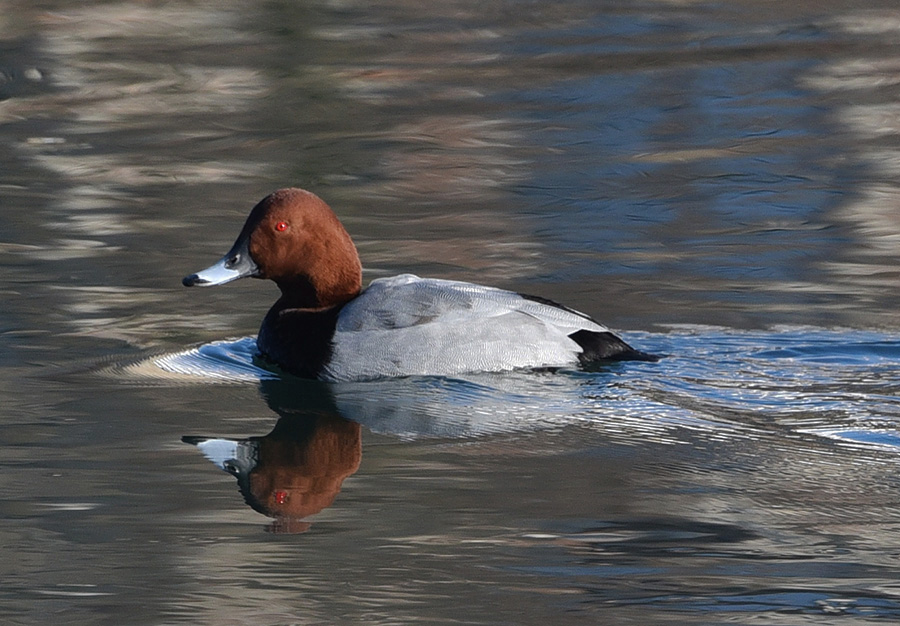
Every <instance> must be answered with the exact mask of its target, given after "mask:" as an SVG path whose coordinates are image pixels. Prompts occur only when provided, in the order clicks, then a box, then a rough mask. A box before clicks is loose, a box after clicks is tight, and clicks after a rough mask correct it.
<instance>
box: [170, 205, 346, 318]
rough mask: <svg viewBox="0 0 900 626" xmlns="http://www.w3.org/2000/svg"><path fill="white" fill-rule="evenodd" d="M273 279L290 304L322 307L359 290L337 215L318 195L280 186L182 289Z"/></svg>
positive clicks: (258, 206)
mask: <svg viewBox="0 0 900 626" xmlns="http://www.w3.org/2000/svg"><path fill="white" fill-rule="evenodd" d="M248 276H250V277H253V278H268V279H270V280H273V281H275V283H276V284H277V285H278V287H279V288H280V289H281V292H282V294H283V297H284V298H286V299H287V300H288V301H290V304H291V305H292V306H296V307H303V308H321V307H328V306H333V305H337V304H343V303H345V302H347V301H349V300H351V299H352V298H354V297H356V295H358V294H359V291H360V289H361V287H362V267H361V265H360V262H359V255H358V254H357V252H356V247H355V246H354V245H353V241H352V240H351V239H350V235H348V234H347V231H346V230H344V227H343V226H342V225H341V223H340V221H339V220H338V218H337V216H336V215H335V214H334V212H333V211H332V210H331V209H330V208H329V206H328V205H327V204H325V202H324V201H323V200H322V199H321V198H319V197H318V196H317V195H315V194H313V193H310V192H308V191H305V190H303V189H296V188H291V189H281V190H279V191H276V192H275V193H273V194H271V195H269V196H266V197H265V198H263V199H262V201H260V203H259V204H257V205H256V206H255V207H253V210H252V211H251V212H250V216H249V217H248V218H247V221H246V222H245V223H244V228H243V229H242V230H241V233H240V235H238V238H237V241H235V242H234V245H233V246H232V247H231V250H229V251H228V254H226V255H225V256H224V257H222V258H221V259H220V260H219V262H218V263H216V264H214V265H212V266H210V267H208V268H206V269H205V270H203V271H200V272H197V273H196V274H191V275H190V276H186V277H185V278H184V279H183V280H182V281H181V282H182V283H183V284H184V285H185V286H186V287H192V286H195V285H197V286H202V287H211V286H213V285H223V284H225V283H228V282H231V281H233V280H237V279H238V278H245V277H248Z"/></svg>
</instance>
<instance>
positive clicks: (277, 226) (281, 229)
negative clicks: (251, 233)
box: [275, 222, 288, 232]
mask: <svg viewBox="0 0 900 626" xmlns="http://www.w3.org/2000/svg"><path fill="white" fill-rule="evenodd" d="M287 227H288V223H287V222H278V223H277V224H275V230H277V231H278V232H284V231H286V230H287Z"/></svg>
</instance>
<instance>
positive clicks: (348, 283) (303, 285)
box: [273, 276, 362, 311]
mask: <svg viewBox="0 0 900 626" xmlns="http://www.w3.org/2000/svg"><path fill="white" fill-rule="evenodd" d="M350 278H351V279H350V280H344V281H341V282H331V283H329V282H323V281H316V282H313V281H312V280H310V279H309V278H307V277H305V276H302V277H298V278H296V279H294V280H291V281H278V287H279V289H281V297H280V298H279V299H278V302H276V303H275V306H274V307H273V308H274V309H278V310H282V311H283V310H285V309H305V310H310V311H318V310H322V309H330V308H333V307H340V306H343V305H344V304H347V303H348V302H350V300H352V299H353V298H355V297H356V296H358V295H359V293H360V291H361V290H362V278H361V276H357V277H356V278H355V280H354V279H353V277H350Z"/></svg>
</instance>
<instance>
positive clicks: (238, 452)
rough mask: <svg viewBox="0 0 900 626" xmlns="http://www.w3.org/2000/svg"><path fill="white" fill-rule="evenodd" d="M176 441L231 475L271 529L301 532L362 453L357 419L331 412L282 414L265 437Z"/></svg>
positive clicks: (329, 501)
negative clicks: (269, 519) (192, 447)
mask: <svg viewBox="0 0 900 626" xmlns="http://www.w3.org/2000/svg"><path fill="white" fill-rule="evenodd" d="M182 440H183V441H185V442H187V443H192V444H194V445H196V446H197V447H198V448H199V449H200V451H201V452H203V454H204V455H205V456H206V457H207V458H208V459H209V460H211V461H212V462H213V463H215V464H216V465H218V466H219V467H221V468H222V469H224V470H226V471H228V472H230V473H231V474H233V475H234V476H236V477H237V479H238V485H239V486H240V489H241V493H243V495H244V499H245V500H246V501H247V504H249V505H250V506H251V507H252V508H253V509H254V510H256V511H259V512H260V513H262V514H264V515H268V516H269V517H273V518H275V522H274V523H273V524H272V526H271V530H272V531H273V532H304V531H306V530H307V529H308V528H309V523H308V522H305V521H303V520H304V519H305V518H307V517H309V516H310V515H314V514H315V513H318V512H319V511H321V510H322V509H324V508H325V507H327V506H329V505H331V503H332V502H333V501H334V498H335V497H336V496H337V494H338V493H339V492H340V490H341V484H342V483H343V482H344V479H345V478H347V476H350V475H351V474H353V473H354V472H355V471H356V470H357V469H358V468H359V462H360V459H361V458H362V444H361V437H360V426H359V424H356V423H355V422H351V421H349V420H345V419H343V418H341V417H337V416H293V415H292V416H287V417H282V418H281V419H279V420H278V423H277V424H276V425H275V428H274V429H273V430H272V432H270V433H269V434H268V435H266V436H265V437H251V438H250V439H243V440H230V439H212V438H210V439H207V438H204V437H184V438H183V439H182Z"/></svg>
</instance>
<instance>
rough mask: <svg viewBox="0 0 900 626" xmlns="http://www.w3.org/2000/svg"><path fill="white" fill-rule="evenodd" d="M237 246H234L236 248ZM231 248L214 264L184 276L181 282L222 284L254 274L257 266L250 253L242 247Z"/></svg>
mask: <svg viewBox="0 0 900 626" xmlns="http://www.w3.org/2000/svg"><path fill="white" fill-rule="evenodd" d="M237 247H238V246H235V248H237ZM235 248H232V249H231V251H230V252H229V253H228V254H226V255H225V256H223V257H222V258H221V259H219V262H218V263H216V264H215V265H210V266H209V267H207V268H206V269H205V270H202V271H200V272H197V273H196V274H191V275H190V276H185V277H184V278H183V279H182V280H181V284H183V285H184V286H185V287H195V286H196V287H213V286H215V285H224V284H225V283H230V282H231V281H233V280H237V279H238V278H245V277H247V276H256V274H257V273H258V272H259V268H258V267H257V266H256V263H254V262H253V259H251V258H250V255H249V254H248V253H247V251H246V250H244V249H235Z"/></svg>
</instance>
